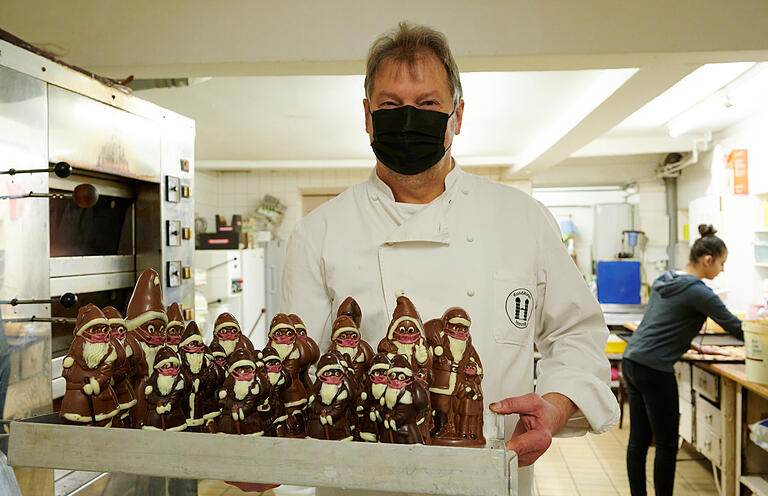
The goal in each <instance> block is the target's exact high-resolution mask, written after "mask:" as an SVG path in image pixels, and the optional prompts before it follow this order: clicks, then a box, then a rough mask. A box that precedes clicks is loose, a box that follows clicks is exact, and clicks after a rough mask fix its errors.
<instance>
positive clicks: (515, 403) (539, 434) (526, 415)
mask: <svg viewBox="0 0 768 496" xmlns="http://www.w3.org/2000/svg"><path fill="white" fill-rule="evenodd" d="M490 408H491V411H493V412H496V413H500V414H503V415H510V414H513V413H516V414H518V415H520V420H519V421H518V423H517V427H515V432H514V434H512V439H510V440H509V441H507V449H508V450H512V451H514V452H515V453H517V463H518V466H520V467H526V466H528V465H532V464H533V462H535V461H536V460H537V459H538V458H539V457H540V456H541V455H543V454H544V452H545V451H547V449H548V448H549V445H550V444H552V436H554V435H555V434H557V431H559V430H560V428H561V427H562V426H563V425H565V423H566V422H567V421H568V419H569V418H570V417H571V415H573V413H574V412H575V411H576V405H574V404H573V402H572V401H571V400H570V399H568V398H567V397H566V396H563V395H562V394H559V393H548V394H545V395H544V396H543V397H542V396H539V395H538V394H536V393H529V394H526V395H524V396H516V397H514V398H507V399H504V400H501V401H498V402H496V403H491V405H490Z"/></svg>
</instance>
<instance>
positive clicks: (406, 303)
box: [387, 296, 424, 339]
mask: <svg viewBox="0 0 768 496" xmlns="http://www.w3.org/2000/svg"><path fill="white" fill-rule="evenodd" d="M405 321H409V322H413V323H414V325H415V326H416V328H417V329H418V330H419V332H420V333H421V334H422V335H423V334H424V326H423V325H422V323H421V317H419V312H417V311H416V307H415V306H413V302H412V301H411V300H409V299H408V297H407V296H398V297H397V305H396V306H395V311H394V312H392V321H391V322H390V323H389V331H388V332H387V337H388V338H389V339H392V335H393V334H394V332H395V329H397V326H398V325H400V323H401V322H405Z"/></svg>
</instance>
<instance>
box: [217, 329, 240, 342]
mask: <svg viewBox="0 0 768 496" xmlns="http://www.w3.org/2000/svg"><path fill="white" fill-rule="evenodd" d="M239 334H240V333H239V332H237V331H232V332H226V331H221V332H219V333H218V334H217V336H218V337H219V339H220V340H221V341H234V340H236V339H237V338H238V337H239Z"/></svg>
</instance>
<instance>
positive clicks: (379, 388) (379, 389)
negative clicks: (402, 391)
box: [371, 384, 387, 400]
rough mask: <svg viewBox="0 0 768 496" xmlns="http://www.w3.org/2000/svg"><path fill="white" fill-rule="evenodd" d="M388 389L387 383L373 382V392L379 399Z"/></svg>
mask: <svg viewBox="0 0 768 496" xmlns="http://www.w3.org/2000/svg"><path fill="white" fill-rule="evenodd" d="M386 390H387V385H386V384H371V394H372V395H373V397H374V398H376V399H377V400H378V399H380V398H381V395H382V394H384V391H386Z"/></svg>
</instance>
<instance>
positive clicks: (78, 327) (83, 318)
mask: <svg viewBox="0 0 768 496" xmlns="http://www.w3.org/2000/svg"><path fill="white" fill-rule="evenodd" d="M99 325H104V326H105V325H109V323H108V322H107V318H106V317H105V316H104V313H103V312H102V311H101V310H99V307H97V306H96V305H94V304H93V303H89V304H87V305H85V306H83V307H80V309H79V310H78V311H77V320H76V321H75V330H74V333H75V336H79V335H80V334H82V333H83V331H85V330H87V329H90V328H92V327H94V326H99Z"/></svg>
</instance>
